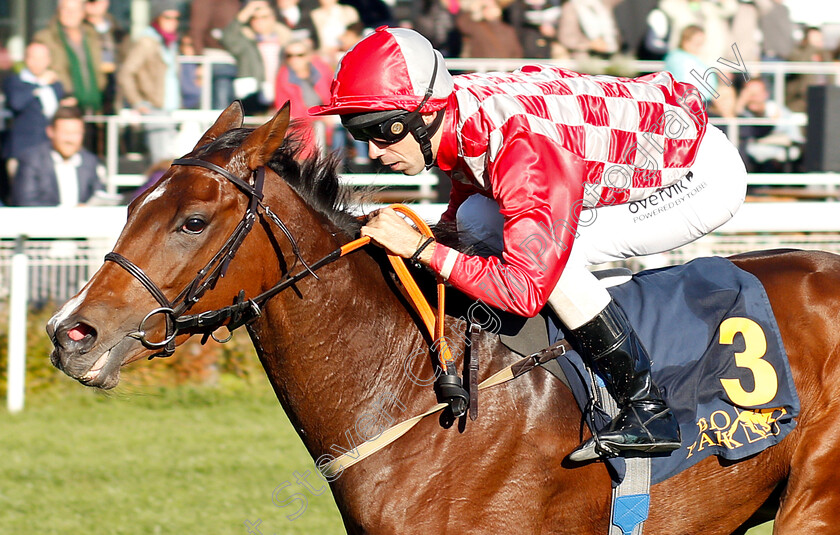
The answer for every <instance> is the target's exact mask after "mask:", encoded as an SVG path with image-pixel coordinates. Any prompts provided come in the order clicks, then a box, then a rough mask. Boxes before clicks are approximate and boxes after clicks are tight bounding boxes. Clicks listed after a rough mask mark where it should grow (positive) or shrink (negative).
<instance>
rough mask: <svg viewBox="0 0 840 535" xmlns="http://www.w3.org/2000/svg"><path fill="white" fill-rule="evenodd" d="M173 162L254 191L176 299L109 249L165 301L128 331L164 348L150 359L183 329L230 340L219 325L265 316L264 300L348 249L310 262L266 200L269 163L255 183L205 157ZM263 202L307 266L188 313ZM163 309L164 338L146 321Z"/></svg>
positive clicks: (223, 268) (167, 350) (169, 347)
mask: <svg viewBox="0 0 840 535" xmlns="http://www.w3.org/2000/svg"><path fill="white" fill-rule="evenodd" d="M172 165H186V166H198V167H204V168H205V169H209V170H211V171H214V172H216V173H218V174H220V175H222V176H223V177H225V178H226V179H228V180H229V181H231V182H232V183H233V184H234V185H236V187H238V188H239V189H240V190H241V191H242V192H243V193H245V195H247V196H248V208H247V210H246V211H245V214H243V216H242V219H241V220H240V221H239V224H238V225H237V226H236V228H235V229H234V230H233V233H231V235H230V237H229V238H228V239H227V241H225V243H224V244H223V245H222V247H221V248H220V249H219V251H218V252H217V253H216V254H215V255H214V256H213V258H211V259H210V261H209V262H207V264H206V265H205V266H204V267H203V268H202V269H201V270H200V271H199V272H198V273H197V274H196V276H195V278H194V279H193V280H192V281H191V282H190V283H188V284H187V285H186V287H185V288H184V289H183V290H181V292H180V293H179V294H178V295H177V297H175V299H173V300H172V301H170V300H169V299H167V297H166V296H165V295H164V294H163V292H162V291H161V289H160V287H158V285H157V284H155V283H154V282H153V281H152V280H151V279H150V278H149V277H148V275H146V273H145V272H144V271H143V270H142V269H141V268H139V267H138V266H137V265H136V264H134V263H133V262H132V261H131V260H129V259H127V258H126V257H124V256H122V255H121V254H119V253H115V252H110V253H108V254H106V255H105V261H110V262H114V263H115V264H117V265H119V266H120V267H122V268H123V269H125V270H126V271H128V272H129V273H130V274H131V275H132V276H133V277H134V278H136V279H137V280H138V281H140V283H141V284H142V285H143V286H144V287H145V288H146V289H147V290H148V291H149V293H150V294H152V297H154V298H155V300H156V301H157V302H158V303H159V304H160V307H158V308H156V309H154V310H152V311H151V312H149V313H148V314H146V316H145V317H144V318H143V320H142V321H141V322H140V325H139V326H138V328H137V331H135V332H133V333H129V335H128V336H130V337H132V338H136V339H137V340H139V341H140V343H142V344H143V346H144V347H146V348H147V349H154V350H160V351H158V352H157V353H155V354H154V355H152V356H151V357H149V358H150V359H152V358H154V357H168V356H171V355H172V354H173V353H174V352H175V338H176V337H177V336H178V334H179V333H181V332H182V331H186V330H190V331H191V332H192V333H193V334H197V333H202V334H203V337H202V343H204V342H206V341H207V338H208V337H213V339H214V340H216V341H217V342H227V341H228V340H230V336H229V337H228V338H226V339H223V340H220V339H218V338H216V336H215V335H214V333H215V331H216V330H217V329H219V328H220V327H222V326H223V325H226V327H227V329H228V331H230V332H231V333H232V332H233V330H234V329H236V328H238V327H241V326H242V325H245V324H247V323H249V322H251V321H253V320H254V319H256V318H258V317H259V316H260V314H261V312H260V307H261V306H262V304H263V303H265V302H266V301H268V300H269V299H271V298H272V297H274V296H275V295H277V294H278V293H280V292H281V291H282V290H284V289H286V288H288V287H289V286H291V285H293V284H295V283H296V282H298V281H299V280H301V279H303V278H305V277H307V276H308V275H312V276H313V277H315V278H316V279H318V275H316V274H315V271H316V270H317V269H319V268H321V267H323V266H325V265H327V264H329V263H331V262H333V261H335V260H338V259H339V258H340V257H341V255H342V251H341V249H340V248H339V249H336V250H335V251H333V252H331V253H329V254H328V255H326V256H324V257H323V258H321V259H319V260H318V261H317V262H315V263H313V264H312V265H309V264H307V263H306V261H305V260H304V259H303V256H302V255H301V253H300V249H299V248H298V245H297V242H296V241H295V238H294V236H292V233H291V232H290V231H289V229H288V227H286V225H285V224H284V223H283V221H282V220H281V219H280V218H279V217H278V216H277V215H276V214H275V213H274V212H272V211H271V209H270V208H269V207H268V206H266V205H265V204H263V202H262V200H263V193H262V188H263V183H264V181H265V168H264V167H262V166H261V167H259V168H257V169H256V170H255V171H254V172H253V175H252V177H253V182H254V185H253V186H252V185H250V184H249V183H248V182H246V181H244V180H242V179H241V178H239V177H237V176H235V175H233V174H232V173H230V172H229V171H228V170H227V169H224V168H223V167H220V166H218V165H216V164H214V163H211V162H208V161H206V160H200V159H198V158H179V159H177V160H175V161H173V162H172ZM258 208H262V211H263V212H264V213H265V214H266V215H267V216H268V218H269V219H270V220H271V221H272V222H273V223H274V224H275V225H277V227H279V228H280V230H281V231H282V232H283V234H285V235H286V238H287V239H288V240H289V242H290V243H291V245H292V251H293V253H294V255H295V259H296V260H295V264H297V262H300V263H301V265H302V266H303V268H304V269H303V270H302V271H300V272H298V273H297V274H295V275H292V271H293V270H294V268H295V266H294V265H293V266H291V267H290V268H289V271H288V273H287V274H286V276H285V278H284V279H282V280H281V281H280V282H278V283H277V284H275V285H274V286H272V287H271V288H270V289H268V290H266V291H265V292H263V293H261V294H259V295H257V296H256V297H254V298H252V299H246V298H245V290H240V292H239V294H238V295H237V296H236V298H235V299H234V303H233V304H232V305H229V306H226V307H223V308H220V309H217V310H209V311H207V312H201V313H200V314H186V312H187V311H189V310H190V308H192V307H193V305H195V304H196V303H197V302H198V300H199V299H201V297H202V296H203V295H204V293H205V292H206V291H207V290H210V289H213V288H214V287H215V286H216V283H217V282H218V281H219V279H220V278H222V277H224V276H225V273H226V272H227V268H228V265H229V264H230V261H231V260H232V259H233V257H234V256H235V255H236V252H237V250H239V246H240V245H242V242H243V241H244V240H245V237H246V236H247V235H248V233H249V232H250V231H251V229H252V228H253V226H254V222H255V221H256V219H257V216H258ZM157 314H163V316H164V318H165V321H166V335H165V337H164V339H163V340H162V341H160V342H154V341H151V340H149V339H148V337H147V333H146V330H145V328H146V323H147V322H148V321H149V319H150V318H151V317H153V316H155V315H157ZM225 322H227V323H225ZM231 336H232V335H231Z"/></svg>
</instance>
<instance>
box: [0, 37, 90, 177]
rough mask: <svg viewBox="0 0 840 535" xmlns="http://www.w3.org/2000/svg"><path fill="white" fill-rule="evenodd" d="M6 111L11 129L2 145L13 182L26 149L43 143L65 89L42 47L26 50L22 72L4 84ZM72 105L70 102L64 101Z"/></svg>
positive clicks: (33, 45)
mask: <svg viewBox="0 0 840 535" xmlns="http://www.w3.org/2000/svg"><path fill="white" fill-rule="evenodd" d="M3 93H5V95H6V107H7V108H8V109H9V110H10V111H11V112H12V126H11V128H10V129H9V131H8V133H7V137H6V140H5V142H4V144H3V153H2V156H3V158H4V159H6V170H7V172H8V176H9V178H14V176H15V172H16V171H17V164H18V158H20V156H21V154H22V153H24V152H25V151H26V150H27V149H28V148H30V147H34V146H37V145H40V144H42V143H46V142H48V141H49V138H47V125H49V123H50V119H52V116H53V114H54V113H55V111H56V110H57V109H58V106H59V102H61V99H62V97H63V96H64V89H63V88H62V86H61V82H59V81H58V76H57V75H56V74H55V71H53V70H52V69H50V49H49V48H47V46H46V45H44V44H41V43H31V44H30V45H29V46H27V47H26V54H25V56H24V68H23V70H22V71H21V72H20V74H13V75H10V76H8V77H6V78H5V79H4V80H3ZM64 103H66V104H72V103H73V99H72V98H71V99H67V100H66V101H64Z"/></svg>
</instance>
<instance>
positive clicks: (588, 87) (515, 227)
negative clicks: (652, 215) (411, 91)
mask: <svg viewBox="0 0 840 535" xmlns="http://www.w3.org/2000/svg"><path fill="white" fill-rule="evenodd" d="M454 84H455V92H454V93H453V94H452V95H451V96H450V99H449V106H448V107H447V111H446V114H447V118H446V121H445V122H444V127H443V129H442V137H441V142H440V147H439V150H438V155H437V164H438V165H439V166H440V168H441V169H442V170H443V171H445V172H447V173H448V174H450V176H451V177H452V178H453V184H452V191H451V194H450V199H449V207H448V208H447V210H446V212H445V213H444V214H443V219H444V220H450V221H451V220H454V219H455V216H456V212H457V210H458V207H459V206H460V205H461V204H462V203H463V202H464V200H466V198H467V197H469V196H470V195H472V194H474V193H482V194H483V195H486V196H490V197H492V198H493V199H495V200H496V202H497V203H498V204H499V208H500V212H501V214H502V216H503V217H504V228H503V242H504V250H503V251H502V257H501V258H499V257H494V256H491V257H488V258H483V257H480V256H468V255H465V254H462V253H459V252H457V251H455V250H454V249H450V248H448V247H446V246H444V245H438V246H437V247H436V248H435V250H434V253H433V255H432V262H431V265H432V269H434V270H435V271H436V272H438V273H440V274H441V275H443V276H444V277H445V278H447V279H448V280H449V282H450V283H451V284H452V285H453V286H455V287H456V288H458V289H460V290H461V291H463V292H465V293H466V294H467V295H469V296H471V297H473V298H474V299H482V300H484V301H485V302H488V303H489V304H491V305H493V306H496V307H498V308H502V309H505V310H510V311H512V312H514V313H516V314H520V315H525V316H533V315H534V314H536V313H537V312H539V310H540V309H541V308H542V307H543V306H544V305H545V303H546V300H547V299H548V296H549V294H550V293H551V291H552V289H553V288H554V287H555V286H556V284H557V281H558V280H559V278H560V275H561V273H562V272H563V269H564V268H565V265H566V262H567V261H568V259H569V254H570V251H571V247H572V244H573V242H574V240H575V232H576V227H577V217H578V216H577V214H576V211H577V210H579V209H580V203H581V201H582V202H583V206H587V207H593V206H603V205H608V204H621V203H627V202H629V201H632V200H637V199H642V198H644V197H647V196H649V195H650V194H651V193H652V192H653V191H654V190H655V189H656V188H659V187H662V186H667V185H669V184H672V183H674V182H677V181H678V180H679V179H680V178H682V177H683V176H685V174H686V172H687V171H688V169H689V167H690V166H691V165H692V163H693V162H694V159H695V157H696V155H697V151H698V147H699V145H700V140H701V139H702V137H703V134H704V133H705V129H706V122H707V117H706V112H705V106H704V105H703V102H702V100H701V97H700V94H699V93H698V92H697V90H696V89H695V88H694V87H693V86H691V85H688V84H681V83H678V82H676V81H675V80H674V78H673V77H672V76H671V75H670V74H668V73H658V74H652V75H647V76H644V77H641V78H636V79H632V80H631V79H628V78H613V77H609V76H588V75H582V74H578V73H575V72H572V71H568V70H565V69H560V68H555V67H545V66H526V67H523V68H522V69H520V70H518V71H516V72H513V73H509V74H508V73H489V74H471V75H464V76H456V77H455V78H454ZM575 206H577V207H578V208H577V210H576V209H575Z"/></svg>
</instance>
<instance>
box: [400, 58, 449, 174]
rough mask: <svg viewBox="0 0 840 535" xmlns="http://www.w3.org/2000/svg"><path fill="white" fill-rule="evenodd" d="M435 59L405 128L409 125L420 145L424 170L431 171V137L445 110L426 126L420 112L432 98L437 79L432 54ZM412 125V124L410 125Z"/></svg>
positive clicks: (436, 59) (440, 111) (439, 112)
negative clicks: (426, 83)
mask: <svg viewBox="0 0 840 535" xmlns="http://www.w3.org/2000/svg"><path fill="white" fill-rule="evenodd" d="M433 55H434V57H435V64H434V67H432V78H431V79H430V80H429V87H428V88H427V89H426V94H425V96H424V97H423V100H422V102H420V104H419V105H418V106H417V107H416V108H415V109H414V110H413V111H411V112H410V113H409V114H408V116H407V117H406V126H408V125H411V135H412V136H413V137H414V139H415V140H416V141H417V143H419V144H420V149H421V150H422V151H423V159H424V160H425V162H426V169H427V170H428V169H431V167H432V166H433V165H434V164H435V157H434V155H433V154H432V136H434V135H435V132H437V130H438V128H440V125H441V123H442V122H443V116H444V113H445V111H446V108H441V109H440V110H439V111H438V114H437V117H435V120H434V121H432V122H431V123H429V124H428V125H426V123H425V122H424V121H423V117H422V115H421V112H420V110H421V109H422V108H423V106H424V105H425V104H426V102H427V101H428V100H429V99H430V98H431V97H432V93H434V91H435V80H436V79H437V70H438V57H437V54H436V53H434V52H433ZM412 123H413V124H412Z"/></svg>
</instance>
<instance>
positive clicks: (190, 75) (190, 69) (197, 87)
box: [178, 35, 203, 110]
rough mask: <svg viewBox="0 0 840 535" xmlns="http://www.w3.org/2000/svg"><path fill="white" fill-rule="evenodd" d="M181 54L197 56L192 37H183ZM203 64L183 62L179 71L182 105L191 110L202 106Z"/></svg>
mask: <svg viewBox="0 0 840 535" xmlns="http://www.w3.org/2000/svg"><path fill="white" fill-rule="evenodd" d="M181 55H183V56H195V47H194V46H193V42H192V37H190V36H189V35H184V36H183V37H181ZM202 74H203V66H202V65H201V64H200V63H191V62H186V61H185V62H183V63H181V65H180V70H179V71H178V80H179V81H180V84H181V107H182V108H186V109H189V110H194V109H198V108H200V107H201V83H202Z"/></svg>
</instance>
